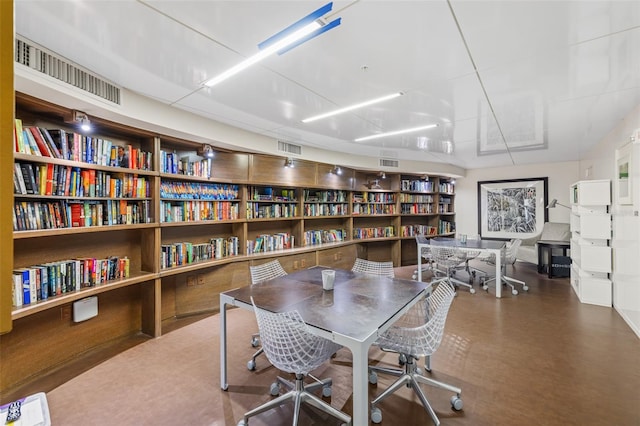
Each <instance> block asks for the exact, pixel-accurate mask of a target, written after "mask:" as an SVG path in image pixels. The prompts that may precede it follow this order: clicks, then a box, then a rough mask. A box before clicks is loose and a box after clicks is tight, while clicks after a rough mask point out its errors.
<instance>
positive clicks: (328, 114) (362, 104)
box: [302, 92, 404, 123]
mask: <svg viewBox="0 0 640 426" xmlns="http://www.w3.org/2000/svg"><path fill="white" fill-rule="evenodd" d="M402 95H404V93H403V92H396V93H392V94H390V95H385V96H381V97H379V98H375V99H371V100H368V101H364V102H360V103H358V104H354V105H351V106H347V107H344V108H339V109H336V110H333V111H329V112H325V113H324V114H319V115H314V116H313V117H309V118H305V119H304V120H302V122H303V123H311V122H312V121H316V120H322V119H323V118H328V117H333V116H334V115H338V114H343V113H345V112H348V111H353V110H354V109H359V108H364V107H366V106H369V105H373V104H377V103H380V102H384V101H388V100H391V99H394V98H397V97H398V96H402Z"/></svg>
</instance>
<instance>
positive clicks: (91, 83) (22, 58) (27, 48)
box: [16, 37, 120, 105]
mask: <svg viewBox="0 0 640 426" xmlns="http://www.w3.org/2000/svg"><path fill="white" fill-rule="evenodd" d="M16 62H17V63H19V64H22V65H24V66H27V67H29V68H31V69H34V70H36V71H38V72H41V73H43V74H46V75H48V76H50V77H53V78H55V79H58V80H60V81H63V82H65V83H67V84H70V85H72V86H75V87H77V88H78V89H81V90H84V91H85V92H89V93H91V94H93V95H96V96H99V97H100V98H102V99H106V100H107V101H110V102H113V103H114V104H118V105H120V88H119V87H117V86H115V85H113V84H111V83H109V82H108V81H105V80H104V79H102V78H100V77H98V76H96V75H94V74H91V73H90V72H88V71H86V70H83V69H81V68H80V67H79V66H77V65H74V64H72V63H70V62H68V61H67V60H65V59H63V58H61V57H58V56H55V55H53V54H51V53H49V52H46V51H45V50H44V49H42V48H40V47H37V46H35V45H34V44H33V43H31V42H27V41H24V40H20V39H19V38H17V37H16Z"/></svg>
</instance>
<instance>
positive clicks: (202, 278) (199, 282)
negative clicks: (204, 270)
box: [198, 274, 204, 285]
mask: <svg viewBox="0 0 640 426" xmlns="http://www.w3.org/2000/svg"><path fill="white" fill-rule="evenodd" d="M203 284H204V274H199V275H198V285H203Z"/></svg>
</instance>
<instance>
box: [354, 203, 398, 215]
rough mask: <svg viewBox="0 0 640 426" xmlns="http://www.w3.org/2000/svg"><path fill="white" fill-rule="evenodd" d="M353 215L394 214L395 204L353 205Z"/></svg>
mask: <svg viewBox="0 0 640 426" xmlns="http://www.w3.org/2000/svg"><path fill="white" fill-rule="evenodd" d="M353 214H354V215H374V214H396V205H395V204H354V205H353Z"/></svg>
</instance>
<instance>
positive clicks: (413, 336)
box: [369, 281, 463, 425]
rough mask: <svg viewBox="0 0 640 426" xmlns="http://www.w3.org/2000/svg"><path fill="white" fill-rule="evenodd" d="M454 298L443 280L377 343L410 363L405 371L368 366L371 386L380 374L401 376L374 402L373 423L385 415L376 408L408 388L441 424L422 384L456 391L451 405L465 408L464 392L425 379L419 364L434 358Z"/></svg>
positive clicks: (434, 419)
mask: <svg viewBox="0 0 640 426" xmlns="http://www.w3.org/2000/svg"><path fill="white" fill-rule="evenodd" d="M454 296H455V289H454V287H453V286H452V285H451V284H449V283H448V282H446V281H441V282H440V284H438V286H437V287H436V289H435V290H434V291H433V293H432V294H431V295H430V296H428V297H426V298H425V299H424V300H422V301H420V302H418V304H416V305H415V306H414V308H415V309H414V308H412V309H411V310H409V312H407V315H404V316H403V317H402V318H400V320H398V322H396V323H395V324H394V325H393V326H391V328H389V329H388V330H387V331H385V332H384V333H383V334H382V335H381V336H380V337H379V338H378V340H377V341H376V344H377V345H378V346H379V347H380V348H382V349H384V350H389V351H393V352H399V353H401V354H404V356H405V357H406V359H407V362H406V363H405V365H404V369H402V370H398V369H391V368H385V367H379V366H369V382H370V383H372V384H376V383H377V381H378V378H377V373H378V372H380V373H386V374H391V375H394V376H397V377H398V379H397V380H396V381H395V382H394V383H393V384H392V385H391V386H389V387H388V388H387V389H386V390H385V391H384V392H382V393H381V394H380V395H379V396H378V397H377V398H375V399H374V400H373V401H372V402H371V421H373V422H374V423H380V422H381V421H382V412H381V411H380V409H379V408H378V407H377V405H378V404H380V403H381V402H382V401H383V400H384V399H386V398H387V397H388V396H389V395H391V394H392V393H394V392H395V391H397V390H398V389H401V388H403V387H404V386H405V385H406V386H408V387H410V388H412V389H413V390H414V392H415V393H416V395H417V396H418V398H419V399H420V401H421V402H422V405H423V406H424V408H425V410H427V412H428V413H429V415H430V416H431V418H432V419H433V422H434V423H435V424H436V425H439V424H440V421H439V420H438V417H437V416H436V414H435V412H434V411H433V408H431V405H430V404H429V401H428V400H427V398H426V396H425V394H424V392H423V391H422V389H421V388H420V384H425V385H430V386H435V387H438V388H440V389H446V390H448V391H451V392H454V393H455V395H454V396H452V397H451V406H452V407H453V409H454V410H461V409H462V405H463V403H462V399H461V398H460V394H461V393H462V390H461V389H460V388H457V387H455V386H452V385H449V384H446V383H442V382H439V381H437V380H433V379H430V378H427V377H425V376H423V375H422V374H421V372H420V370H419V369H418V364H417V360H418V359H419V358H420V357H422V356H431V355H432V354H433V353H434V352H435V351H436V350H437V349H438V347H439V346H440V343H441V342H442V336H443V334H444V326H445V321H446V319H447V313H448V312H449V308H450V306H451V303H452V302H453V298H454ZM408 314H411V315H408Z"/></svg>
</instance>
